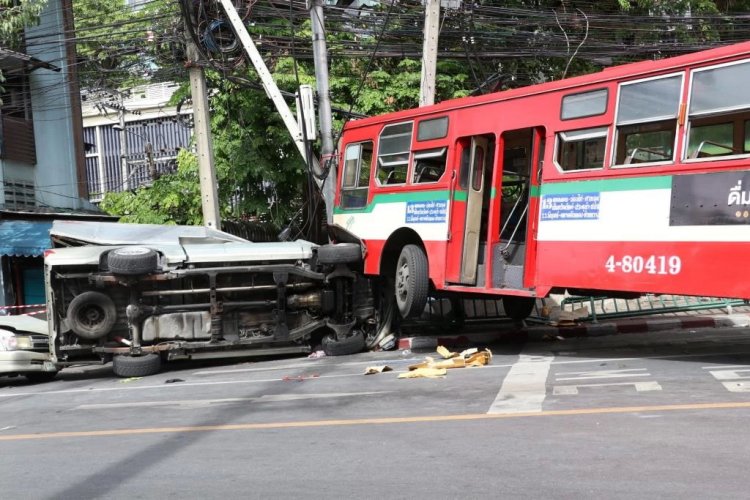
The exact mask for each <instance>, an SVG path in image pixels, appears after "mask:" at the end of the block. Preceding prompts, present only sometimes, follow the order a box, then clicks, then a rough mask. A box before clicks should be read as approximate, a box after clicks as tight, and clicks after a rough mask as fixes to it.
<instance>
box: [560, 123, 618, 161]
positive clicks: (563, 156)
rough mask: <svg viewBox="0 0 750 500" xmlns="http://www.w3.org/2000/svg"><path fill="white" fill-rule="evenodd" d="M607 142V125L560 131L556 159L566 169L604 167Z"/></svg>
mask: <svg viewBox="0 0 750 500" xmlns="http://www.w3.org/2000/svg"><path fill="white" fill-rule="evenodd" d="M606 142H607V127H598V128H589V129H585V130H575V131H570V132H560V133H559V134H557V157H556V158H555V160H556V161H557V164H558V165H559V166H560V168H561V169H563V170H565V171H570V170H585V169H592V168H603V167H604V146H605V144H606Z"/></svg>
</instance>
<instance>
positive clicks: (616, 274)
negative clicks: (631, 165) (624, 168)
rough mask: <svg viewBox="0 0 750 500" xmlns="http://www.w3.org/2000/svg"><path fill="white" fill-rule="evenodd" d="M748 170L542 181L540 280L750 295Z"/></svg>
mask: <svg viewBox="0 0 750 500" xmlns="http://www.w3.org/2000/svg"><path fill="white" fill-rule="evenodd" d="M744 176H745V172H743V171H735V172H717V173H711V174H690V175H674V176H673V175H658V176H643V177H629V178H612V179H597V180H590V181H575V182H565V183H560V182H557V183H546V184H543V185H542V186H541V200H540V203H541V209H540V215H539V219H538V223H539V226H538V227H539V230H538V258H537V269H538V274H537V281H538V283H540V284H542V285H548V286H552V287H569V288H591V289H596V290H613V291H617V290H622V291H634V292H644V293H645V292H654V293H675V294H686V295H690V294H696V295H704V296H716V297H741V298H749V297H750V291H749V290H750V287H748V286H747V284H746V283H745V279H746V278H748V277H750V269H749V268H748V267H747V266H746V265H745V261H746V260H747V255H748V252H750V218H747V219H746V218H745V217H748V216H746V215H745V214H746V213H747V212H746V211H743V210H740V209H737V208H736V207H735V205H730V204H728V202H727V199H728V197H729V200H730V201H732V200H734V199H733V198H732V197H731V195H732V193H734V192H735V191H733V189H736V186H737V185H740V184H739V181H738V179H744Z"/></svg>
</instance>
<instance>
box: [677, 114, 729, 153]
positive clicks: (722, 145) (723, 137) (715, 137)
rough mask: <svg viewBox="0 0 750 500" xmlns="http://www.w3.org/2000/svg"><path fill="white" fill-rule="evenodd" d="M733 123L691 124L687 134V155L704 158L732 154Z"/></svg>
mask: <svg viewBox="0 0 750 500" xmlns="http://www.w3.org/2000/svg"><path fill="white" fill-rule="evenodd" d="M733 144H734V124H733V123H731V122H730V123H717V124H716V125H693V126H691V127H690V135H689V136H688V151H687V157H688V158H690V159H692V158H706V157H711V156H726V155H731V154H734V152H735V149H734V146H733Z"/></svg>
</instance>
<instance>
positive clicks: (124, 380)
mask: <svg viewBox="0 0 750 500" xmlns="http://www.w3.org/2000/svg"><path fill="white" fill-rule="evenodd" d="M142 378H143V377H128V378H124V379H122V380H120V383H121V384H129V383H130V382H135V381H136V380H140V379H142Z"/></svg>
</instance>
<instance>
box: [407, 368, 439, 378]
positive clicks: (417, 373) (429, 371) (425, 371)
mask: <svg viewBox="0 0 750 500" xmlns="http://www.w3.org/2000/svg"><path fill="white" fill-rule="evenodd" d="M410 368H411V367H410ZM446 373H448V370H446V369H445V368H416V369H414V370H410V371H408V372H404V373H400V374H399V375H398V378H443V377H445V374H446Z"/></svg>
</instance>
